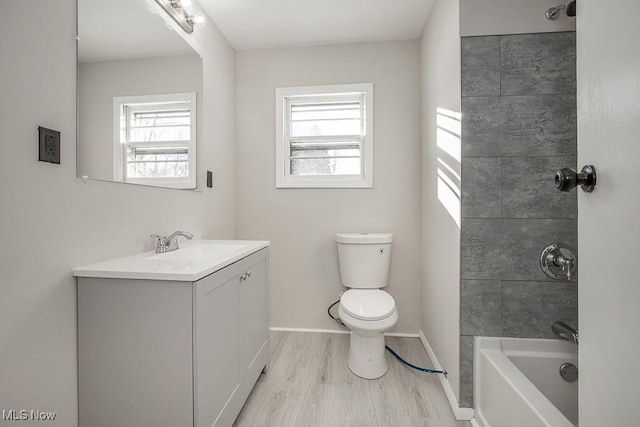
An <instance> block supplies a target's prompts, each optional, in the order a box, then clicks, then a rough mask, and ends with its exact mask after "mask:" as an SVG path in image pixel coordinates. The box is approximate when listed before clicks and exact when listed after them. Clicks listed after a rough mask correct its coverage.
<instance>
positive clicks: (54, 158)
mask: <svg viewBox="0 0 640 427" xmlns="http://www.w3.org/2000/svg"><path fill="white" fill-rule="evenodd" d="M38 146H39V155H38V160H39V161H41V162H49V163H55V164H57V165H59V164H60V132H58V131H57V130H52V129H47V128H44V127H42V126H38Z"/></svg>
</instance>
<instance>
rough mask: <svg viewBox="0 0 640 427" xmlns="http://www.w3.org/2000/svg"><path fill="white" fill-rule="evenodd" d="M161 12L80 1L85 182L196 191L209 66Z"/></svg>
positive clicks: (138, 1) (148, 2) (140, 4)
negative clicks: (204, 76) (204, 79)
mask: <svg viewBox="0 0 640 427" xmlns="http://www.w3.org/2000/svg"><path fill="white" fill-rule="evenodd" d="M158 12H160V13H163V12H162V11H161V10H160V9H159V8H157V7H156V6H155V4H154V2H153V1H152V0H78V39H79V40H78V101H77V106H78V135H77V141H78V146H77V150H78V153H77V160H78V171H77V172H78V176H79V177H88V178H89V179H97V180H103V181H114V182H123V183H129V184H141V185H152V186H160V187H167V188H180V189H192V190H193V189H195V188H196V184H197V179H196V177H197V174H196V165H197V157H196V156H197V145H198V143H197V141H198V140H199V139H200V138H199V134H200V132H199V129H200V128H201V126H199V124H198V123H197V122H198V120H199V117H200V114H201V112H202V108H201V106H202V104H201V103H202V60H201V58H200V55H199V54H198V53H197V52H195V50H194V49H193V48H192V47H191V46H190V45H189V44H188V43H187V42H186V41H185V40H184V39H183V38H182V37H181V36H180V35H179V34H177V33H176V31H174V30H173V29H171V28H170V27H169V26H168V25H167V23H166V21H165V19H164V18H163V17H162V16H160V15H159V14H158ZM178 31H181V30H178Z"/></svg>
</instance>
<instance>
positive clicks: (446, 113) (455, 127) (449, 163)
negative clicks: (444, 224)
mask: <svg viewBox="0 0 640 427" xmlns="http://www.w3.org/2000/svg"><path fill="white" fill-rule="evenodd" d="M460 118H461V114H460V113H458V112H455V111H451V110H447V109H444V108H437V109H436V125H437V129H436V144H437V146H438V149H439V150H438V174H437V194H438V200H439V201H440V203H441V204H442V206H443V207H444V208H445V209H446V210H447V212H449V215H450V216H451V218H452V219H453V220H454V221H455V223H456V224H457V226H458V228H460V222H461V220H460V217H461V190H460V189H461V178H460V159H461V158H462V146H461V143H460V135H461V122H460Z"/></svg>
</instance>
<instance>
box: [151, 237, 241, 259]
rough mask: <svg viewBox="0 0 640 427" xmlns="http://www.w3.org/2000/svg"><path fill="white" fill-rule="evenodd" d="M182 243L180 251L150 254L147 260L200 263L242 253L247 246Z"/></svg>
mask: <svg viewBox="0 0 640 427" xmlns="http://www.w3.org/2000/svg"><path fill="white" fill-rule="evenodd" d="M188 245H189V243H183V244H182V245H181V247H180V249H178V250H176V251H171V252H165V253H163V254H157V253H155V252H154V253H152V254H150V255H149V256H148V257H147V259H148V260H152V261H154V260H156V261H193V262H200V261H204V260H208V259H216V258H219V257H226V256H227V255H229V254H231V253H235V252H236V251H242V250H243V249H244V248H246V246H247V245H244V244H232V243H217V241H215V240H201V241H200V242H199V244H196V245H192V246H188Z"/></svg>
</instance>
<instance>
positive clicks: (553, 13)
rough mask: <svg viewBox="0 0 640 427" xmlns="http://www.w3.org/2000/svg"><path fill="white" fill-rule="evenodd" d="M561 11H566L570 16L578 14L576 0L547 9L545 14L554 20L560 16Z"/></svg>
mask: <svg viewBox="0 0 640 427" xmlns="http://www.w3.org/2000/svg"><path fill="white" fill-rule="evenodd" d="M560 12H564V14H565V15H567V16H569V17H574V16H576V0H572V1H570V2H569V3H567V4H561V5H560V6H557V7H552V8H549V9H548V10H547V13H546V14H545V16H546V17H547V19H548V20H550V21H554V20H556V19H558V17H559V16H560Z"/></svg>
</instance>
